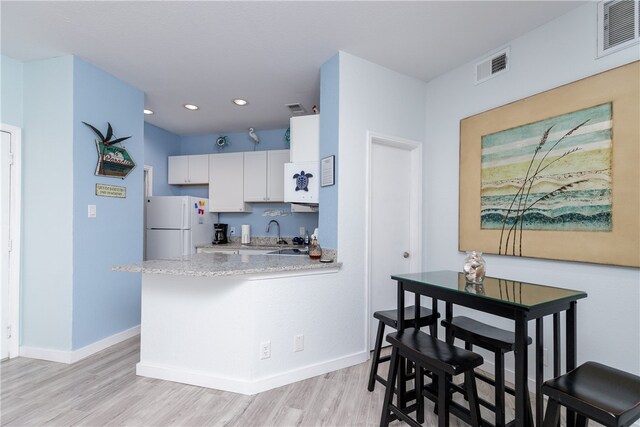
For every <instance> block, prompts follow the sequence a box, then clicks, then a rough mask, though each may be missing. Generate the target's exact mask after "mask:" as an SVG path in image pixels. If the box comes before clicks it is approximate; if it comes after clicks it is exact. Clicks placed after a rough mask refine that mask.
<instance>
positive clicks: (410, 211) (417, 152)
mask: <svg viewBox="0 0 640 427" xmlns="http://www.w3.org/2000/svg"><path fill="white" fill-rule="evenodd" d="M366 157H367V175H368V176H367V189H366V191H367V193H366V194H367V204H366V209H367V211H366V212H367V213H366V215H367V219H366V236H367V246H366V250H367V254H366V263H367V265H366V292H367V302H368V304H367V307H368V310H367V316H366V327H365V329H366V331H367V340H368V349H369V350H371V349H372V348H373V346H374V343H375V333H376V328H377V320H376V319H374V318H373V313H374V312H376V311H379V310H390V309H394V308H396V304H397V292H396V289H397V288H396V283H395V282H394V281H393V280H391V278H390V276H391V275H392V274H399V273H408V272H418V271H420V270H421V267H422V144H421V143H420V142H417V141H412V140H407V139H404V138H398V137H393V136H386V135H380V134H376V133H372V132H369V133H368V135H367V149H366ZM407 303H409V301H407Z"/></svg>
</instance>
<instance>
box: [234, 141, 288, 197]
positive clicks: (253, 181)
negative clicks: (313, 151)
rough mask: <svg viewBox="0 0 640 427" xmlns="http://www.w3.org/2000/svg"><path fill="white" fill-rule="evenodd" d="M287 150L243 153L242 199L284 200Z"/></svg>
mask: <svg viewBox="0 0 640 427" xmlns="http://www.w3.org/2000/svg"><path fill="white" fill-rule="evenodd" d="M288 162H289V150H272V151H248V152H245V153H244V201H245V202H282V201H284V164H285V163H288Z"/></svg>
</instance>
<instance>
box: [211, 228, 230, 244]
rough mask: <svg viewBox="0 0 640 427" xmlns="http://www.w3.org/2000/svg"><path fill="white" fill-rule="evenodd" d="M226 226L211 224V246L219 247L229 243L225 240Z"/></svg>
mask: <svg viewBox="0 0 640 427" xmlns="http://www.w3.org/2000/svg"><path fill="white" fill-rule="evenodd" d="M228 226H229V225H228V224H213V244H214V245H220V244H223V243H229V241H228V240H227V227H228Z"/></svg>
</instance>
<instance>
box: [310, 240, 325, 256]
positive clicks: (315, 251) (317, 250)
mask: <svg viewBox="0 0 640 427" xmlns="http://www.w3.org/2000/svg"><path fill="white" fill-rule="evenodd" d="M311 237H312V240H311V244H310V245H309V258H311V259H320V258H321V257H322V248H321V247H320V245H319V244H318V239H316V236H311Z"/></svg>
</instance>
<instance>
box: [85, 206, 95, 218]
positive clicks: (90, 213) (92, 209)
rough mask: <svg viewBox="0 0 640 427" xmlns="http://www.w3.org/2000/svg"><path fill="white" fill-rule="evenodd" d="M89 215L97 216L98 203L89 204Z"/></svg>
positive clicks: (91, 216) (90, 216)
mask: <svg viewBox="0 0 640 427" xmlns="http://www.w3.org/2000/svg"><path fill="white" fill-rule="evenodd" d="M87 216H88V217H89V218H95V217H96V216H97V211H96V205H89V206H87Z"/></svg>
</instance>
